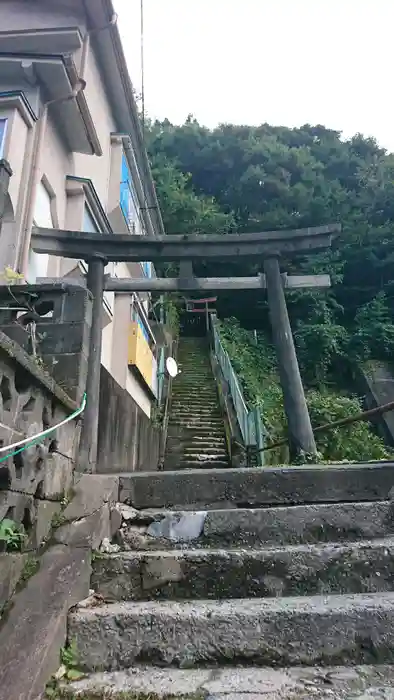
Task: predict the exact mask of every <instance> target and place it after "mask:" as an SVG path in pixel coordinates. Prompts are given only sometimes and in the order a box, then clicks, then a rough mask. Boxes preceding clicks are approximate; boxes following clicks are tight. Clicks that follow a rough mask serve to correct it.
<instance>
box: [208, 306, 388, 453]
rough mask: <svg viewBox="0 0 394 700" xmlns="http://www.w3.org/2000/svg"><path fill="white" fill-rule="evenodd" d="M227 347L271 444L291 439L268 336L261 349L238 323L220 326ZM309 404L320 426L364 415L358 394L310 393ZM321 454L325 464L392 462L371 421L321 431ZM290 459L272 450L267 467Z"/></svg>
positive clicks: (230, 321) (318, 437)
mask: <svg viewBox="0 0 394 700" xmlns="http://www.w3.org/2000/svg"><path fill="white" fill-rule="evenodd" d="M220 334H221V338H222V341H223V344H224V346H225V348H226V350H227V352H228V354H229V356H230V358H231V361H232V364H233V366H234V369H235V371H236V372H237V375H238V377H239V378H240V380H241V382H242V386H243V390H244V395H245V399H246V400H247V402H248V404H249V405H250V406H255V405H257V406H258V407H259V409H260V411H261V416H262V419H263V423H264V426H265V429H266V431H267V436H266V440H267V443H274V442H277V441H278V440H281V439H282V438H284V437H285V436H286V421H285V415H284V410H283V398H282V392H281V389H280V384H279V377H278V374H277V368H276V359H275V353H274V350H273V348H272V346H271V345H270V343H269V341H268V340H267V338H266V337H265V335H264V334H259V337H258V345H256V343H255V341H254V339H253V336H252V334H251V333H250V331H247V330H245V329H244V328H242V327H241V326H240V324H239V322H238V320H237V319H234V318H232V319H227V320H226V321H222V322H221V323H220ZM307 402H308V407H309V412H310V416H311V420H312V425H313V426H314V427H317V426H319V425H324V424H326V423H331V422H333V421H336V420H340V419H342V418H346V417H347V416H355V415H357V414H358V413H360V412H361V410H362V408H361V405H360V401H359V400H358V398H356V397H355V396H344V395H340V394H338V392H335V391H332V390H329V389H327V388H321V390H320V391H316V390H314V389H310V390H308V391H307ZM316 442H317V449H318V452H319V453H320V454H321V457H322V460H323V461H325V462H332V461H335V462H338V461H345V460H348V461H368V460H374V459H387V458H388V452H387V449H386V448H385V446H384V443H383V441H382V440H381V439H380V438H379V437H377V436H376V435H375V434H374V432H373V431H372V429H371V427H370V426H369V424H368V423H364V422H358V423H354V424H352V425H348V426H345V427H342V428H337V429H335V430H330V431H327V432H321V433H316ZM286 461H288V454H287V450H286V449H285V448H277V449H275V450H269V451H267V452H266V463H268V464H275V463H280V462H286Z"/></svg>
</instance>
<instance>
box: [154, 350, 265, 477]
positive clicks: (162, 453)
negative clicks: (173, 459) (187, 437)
mask: <svg viewBox="0 0 394 700" xmlns="http://www.w3.org/2000/svg"><path fill="white" fill-rule="evenodd" d="M177 350H178V343H177V341H176V340H174V339H173V340H172V342H171V351H170V355H171V357H174V359H176V357H177ZM163 366H164V355H163ZM163 379H164V373H163ZM172 383H173V379H172V377H171V375H169V376H168V380H167V390H166V396H165V403H164V411H163V422H162V427H161V435H160V447H159V468H162V466H163V464H164V458H165V451H166V444H167V433H168V423H169V419H170V411H171V400H172ZM163 389H164V382H163V386H162V388H161V392H160V403H161V400H162V398H163ZM261 454H263V453H261Z"/></svg>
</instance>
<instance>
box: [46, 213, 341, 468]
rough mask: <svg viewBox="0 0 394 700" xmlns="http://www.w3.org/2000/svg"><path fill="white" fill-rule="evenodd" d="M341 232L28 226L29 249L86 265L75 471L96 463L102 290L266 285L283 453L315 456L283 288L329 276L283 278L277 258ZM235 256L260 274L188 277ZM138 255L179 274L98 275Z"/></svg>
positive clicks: (326, 243) (321, 245)
mask: <svg viewBox="0 0 394 700" xmlns="http://www.w3.org/2000/svg"><path fill="white" fill-rule="evenodd" d="M340 230H341V226H340V224H331V225H326V226H319V227H314V228H306V229H295V230H292V231H286V230H283V231H264V232H262V233H253V234H228V235H206V234H203V235H201V234H191V235H168V236H161V237H158V238H152V237H147V236H130V235H123V234H115V235H113V234H97V233H86V232H81V231H63V230H62V231H59V230H56V229H44V228H35V229H34V230H33V235H32V248H33V250H34V251H35V252H37V253H45V254H49V255H55V256H61V257H66V258H73V259H79V260H81V259H82V260H84V261H85V262H86V263H87V264H88V276H87V285H88V288H89V290H90V291H91V293H92V296H93V323H92V329H91V340H90V352H89V367H88V376H87V386H86V393H87V407H86V411H85V415H84V421H83V428H82V433H81V442H80V463H79V468H80V469H82V470H84V471H94V469H95V465H96V461H97V437H98V436H97V433H98V415H99V385H100V364H101V335H102V329H101V308H102V303H103V293H104V291H113V292H118V293H120V292H124V293H131V292H137V291H159V292H166V291H192V290H196V291H200V290H204V291H207V290H209V291H220V290H224V289H226V290H231V289H234V290H242V289H259V288H261V289H267V294H268V305H269V312H270V319H271V324H272V331H273V339H274V344H275V348H276V353H277V359H278V367H279V374H280V381H281V386H282V391H283V397H284V407H285V412H286V418H287V424H288V434H289V446H290V453H291V456H292V457H295V456H296V455H297V454H299V453H300V452H304V453H309V454H314V453H315V452H316V445H315V440H314V436H313V431H312V426H311V421H310V418H309V413H308V408H307V404H306V399H305V393H304V389H303V385H302V380H301V376H300V371H299V366H298V361H297V356H296V352H295V346H294V340H293V335H292V332H291V327H290V322H289V317H288V312H287V307H286V300H285V294H284V289H285V288H293V289H296V288H298V289H300V288H304V287H316V288H327V287H329V286H330V277H329V275H306V276H296V275H295V276H287V275H282V274H281V272H280V264H279V261H280V258H281V256H282V255H286V256H289V255H291V256H297V255H303V256H305V255H307V254H308V253H310V252H312V251H316V250H322V249H325V248H328V247H330V245H331V242H332V239H333V237H334V236H335V235H337V234H338V233H339V232H340ZM239 256H242V257H244V258H250V259H253V260H254V261H256V259H260V260H261V261H262V262H263V269H264V274H261V275H259V276H256V277H238V278H237V277H227V278H226V277H222V278H217V277H216V278H197V277H195V276H194V274H193V267H192V264H193V262H197V261H199V260H210V261H212V260H220V261H221V262H223V261H225V260H231V259H235V258H238V257H239ZM141 260H148V261H150V262H152V263H155V262H159V261H161V262H163V261H171V262H173V261H178V262H179V263H180V272H179V277H178V278H172V279H164V278H163V279H161V278H156V279H118V278H110V277H107V276H106V275H105V272H104V268H105V266H106V265H107V263H108V262H139V261H141Z"/></svg>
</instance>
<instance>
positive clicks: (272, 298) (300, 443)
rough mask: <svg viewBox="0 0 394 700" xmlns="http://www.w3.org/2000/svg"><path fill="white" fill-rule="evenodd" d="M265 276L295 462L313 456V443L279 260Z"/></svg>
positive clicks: (272, 262) (269, 263)
mask: <svg viewBox="0 0 394 700" xmlns="http://www.w3.org/2000/svg"><path fill="white" fill-rule="evenodd" d="M264 272H265V277H266V283H267V297H268V308H269V315H270V320H271V326H272V335H273V340H274V344H275V349H276V355H277V360H278V368H279V376H280V383H281V387H282V392H283V403H284V408H285V413H286V418H287V429H288V438H289V450H290V461H294V460H295V459H296V458H297V457H298V456H299V455H301V454H302V453H305V454H311V455H314V454H316V443H315V438H314V436H313V430H312V425H311V419H310V417H309V411H308V406H307V403H306V398H305V393H304V387H303V384H302V379H301V374H300V368H299V366H298V360H297V355H296V351H295V346H294V339H293V334H292V331H291V326H290V320H289V314H288V312H287V306H286V299H285V293H284V289H283V282H282V277H281V273H280V267H279V256H272V257H269V258H266V260H265V261H264Z"/></svg>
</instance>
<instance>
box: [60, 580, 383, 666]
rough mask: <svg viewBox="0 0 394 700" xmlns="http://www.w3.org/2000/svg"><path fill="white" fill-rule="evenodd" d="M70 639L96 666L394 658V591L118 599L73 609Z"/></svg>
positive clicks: (280, 663) (83, 663) (89, 663)
mask: <svg viewBox="0 0 394 700" xmlns="http://www.w3.org/2000/svg"><path fill="white" fill-rule="evenodd" d="M68 638H69V639H73V640H74V641H75V643H76V647H77V649H78V657H79V665H80V666H81V667H82V668H84V669H86V670H88V671H104V670H108V671H115V670H119V669H122V668H127V667H130V666H132V665H133V664H135V663H138V662H139V663H147V662H149V663H152V662H153V664H155V665H160V666H178V667H183V668H185V667H189V668H190V667H193V666H197V665H198V664H200V663H202V664H205V665H209V664H216V663H218V664H220V663H229V662H231V663H233V664H237V665H239V664H242V663H247V664H253V663H254V664H256V665H265V664H267V665H275V666H292V665H303V666H305V665H306V666H309V665H310V666H312V665H318V664H321V665H323V666H326V665H330V664H335V663H338V662H341V663H350V664H354V663H376V662H377V661H378V662H379V663H392V662H394V593H371V594H358V595H332V596H310V597H309V596H300V597H290V598H264V599H261V598H259V599H245V600H231V601H229V600H222V601H206V600H204V601H193V602H188V601H149V602H131V603H130V602H129V603H111V604H104V605H102V606H99V607H93V608H88V609H86V608H81V609H79V610H76V611H75V612H72V613H71V614H70V615H69V620H68ZM339 660H340V661H339Z"/></svg>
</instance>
